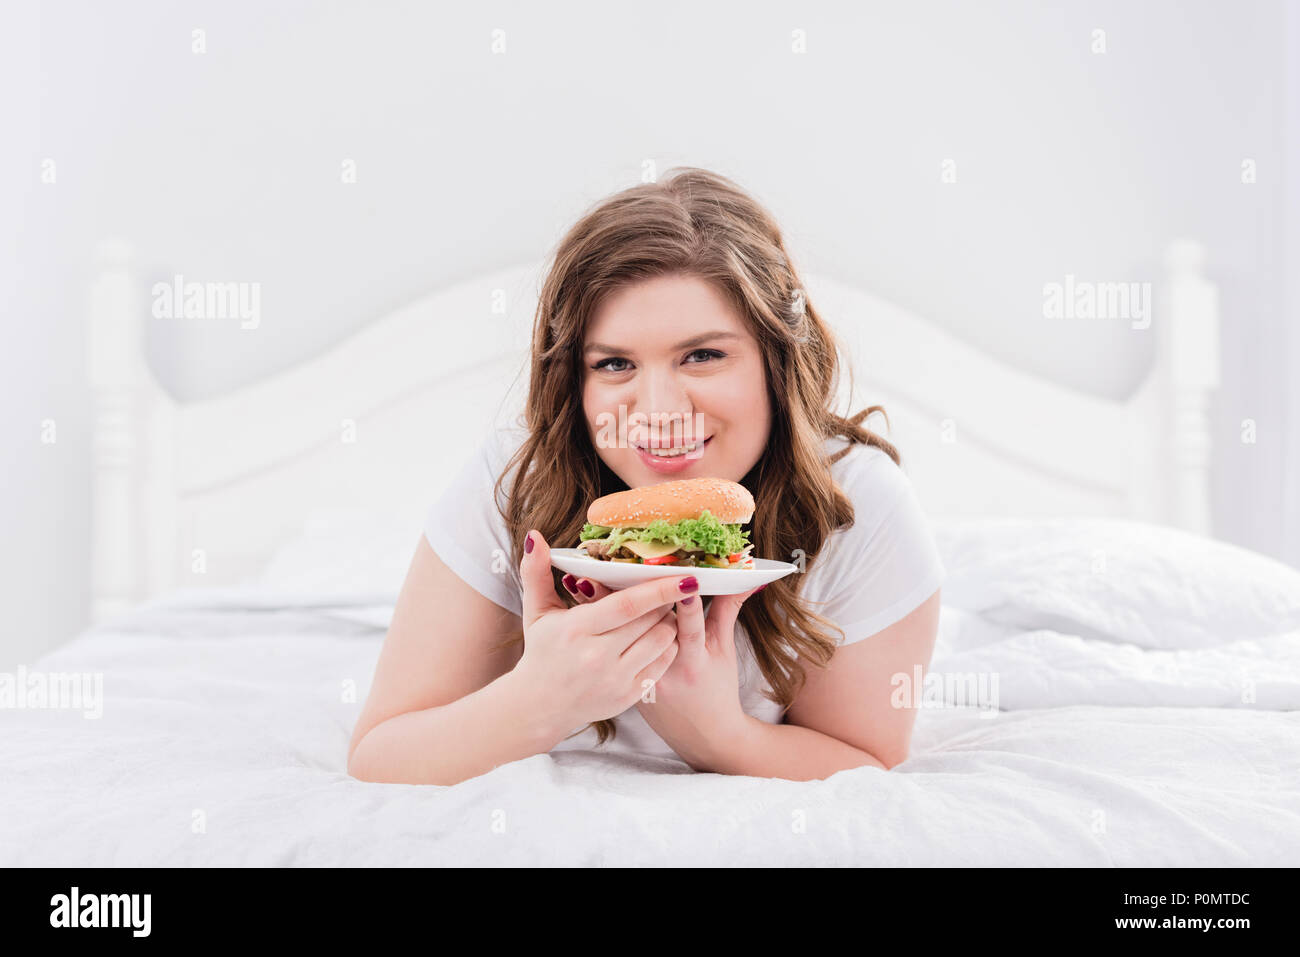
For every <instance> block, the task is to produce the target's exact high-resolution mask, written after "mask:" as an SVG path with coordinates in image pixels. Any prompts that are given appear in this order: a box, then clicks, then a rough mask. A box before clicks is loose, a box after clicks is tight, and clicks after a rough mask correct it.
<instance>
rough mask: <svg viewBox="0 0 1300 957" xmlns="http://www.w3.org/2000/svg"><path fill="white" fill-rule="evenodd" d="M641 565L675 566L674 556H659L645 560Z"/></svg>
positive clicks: (675, 558) (675, 557)
mask: <svg viewBox="0 0 1300 957" xmlns="http://www.w3.org/2000/svg"><path fill="white" fill-rule="evenodd" d="M642 563H643V564H646V565H675V564H677V556H676V555H660V556H659V557H658V558H645V559H642Z"/></svg>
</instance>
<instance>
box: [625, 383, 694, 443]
mask: <svg viewBox="0 0 1300 957" xmlns="http://www.w3.org/2000/svg"><path fill="white" fill-rule="evenodd" d="M637 407H638V411H640V412H644V413H645V414H646V415H648V416H650V417H651V429H650V430H651V432H654V431H656V429H655V428H654V422H655V419H656V418H657V419H658V420H659V430H658V431H660V432H661V434H662V435H663V436H664V438H672V433H673V429H674V428H678V429H680V428H683V427H684V426H683V425H676V426H675V425H673V424H672V423H674V422H680V423H683V424H684V423H686V422H688V421H689V418H690V416H691V413H692V412H693V411H694V407H693V405H692V403H691V397H690V393H689V391H688V390H687V389H686V388H685V387H684V384H683V383H682V381H681V380H680V379H679V378H678V377H677V376H676V375H673V374H672V373H664V372H652V373H651V374H649V375H646V376H643V377H642V379H641V390H640V394H639V395H638V396H637Z"/></svg>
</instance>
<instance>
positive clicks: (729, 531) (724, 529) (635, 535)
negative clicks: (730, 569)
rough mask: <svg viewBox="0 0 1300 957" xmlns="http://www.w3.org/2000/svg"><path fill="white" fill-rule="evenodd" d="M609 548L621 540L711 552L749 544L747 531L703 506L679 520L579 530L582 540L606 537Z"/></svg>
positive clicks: (721, 552)
mask: <svg viewBox="0 0 1300 957" xmlns="http://www.w3.org/2000/svg"><path fill="white" fill-rule="evenodd" d="M607 536H608V539H609V546H610V548H618V546H620V545H622V544H623V543H624V542H628V541H634V542H667V543H669V544H672V545H676V546H677V547H678V548H683V549H687V550H688V551H702V552H707V553H709V554H710V555H730V554H732V553H733V552H738V551H740V550H741V549H743V548H744V547H745V546H746V545H748V544H749V533H748V532H744V531H741V528H740V526H739V525H724V524H722V523H721V522H719V521H718V520H717V519H716V518H714V517H713V515H712V514H711V513H710V512H709V511H708V509H705V510H704V511H703V512H701V513H700V517H699V518H686V519H682V521H680V522H665V521H664V520H663V519H658V520H656V521H653V522H651V523H650V524H649V525H647V526H645V527H644V528H619V529H609V528H606V527H605V526H603V525H590V524H589V525H587V526H586V527H585V528H583V530H582V540H583V541H586V540H587V539H589V538H605V537H607Z"/></svg>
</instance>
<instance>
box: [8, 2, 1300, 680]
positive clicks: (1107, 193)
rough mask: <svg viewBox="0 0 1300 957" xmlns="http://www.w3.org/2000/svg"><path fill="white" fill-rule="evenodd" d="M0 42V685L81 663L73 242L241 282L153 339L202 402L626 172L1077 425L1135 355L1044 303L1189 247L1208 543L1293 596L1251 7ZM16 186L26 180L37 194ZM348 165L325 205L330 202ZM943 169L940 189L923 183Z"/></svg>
mask: <svg viewBox="0 0 1300 957" xmlns="http://www.w3.org/2000/svg"><path fill="white" fill-rule="evenodd" d="M557 11H559V12H557ZM3 17H4V28H3V29H0V70H2V71H3V73H0V81H3V86H2V89H3V93H2V94H0V95H3V96H4V100H3V101H2V102H3V122H4V129H5V131H6V145H7V146H12V147H13V148H12V149H8V148H7V149H5V150H3V151H0V164H3V165H2V166H0V235H3V239H4V247H3V256H2V258H0V263H3V273H2V274H0V291H2V292H3V303H4V316H3V322H4V327H3V328H4V330H5V332H6V340H7V344H8V345H9V348H8V349H6V350H4V359H3V363H4V365H3V368H2V370H0V371H2V373H3V375H2V376H0V421H3V424H4V436H5V441H6V457H5V469H4V472H3V478H0V482H3V483H4V484H3V494H2V495H0V511H2V512H3V527H4V529H5V531H6V537H7V538H8V542H7V547H6V548H5V550H4V552H3V558H2V559H0V561H2V562H3V565H2V566H0V583H2V585H0V596H2V597H3V598H4V599H5V603H4V607H5V609H6V611H7V616H6V622H7V625H6V633H5V634H3V642H2V643H0V667H4V666H6V665H7V664H12V663H16V662H20V661H26V660H30V659H31V658H32V657H34V655H35V653H36V652H37V651H38V650H39V649H42V648H44V647H47V646H49V645H50V644H51V643H54V642H57V641H61V640H64V639H66V638H67V637H69V636H71V635H72V634H74V633H75V632H76V630H77V629H78V628H79V627H81V625H82V622H83V621H84V616H85V612H86V609H87V607H88V599H87V589H88V581H87V569H86V566H85V549H86V542H87V534H88V528H89V479H88V466H89V448H88V431H87V430H88V418H87V414H88V401H89V397H88V395H87V392H86V389H85V386H84V385H83V376H84V365H85V363H84V353H85V334H84V328H83V325H82V323H83V319H84V316H83V303H84V299H85V287H86V281H87V277H88V273H89V268H90V256H91V250H92V248H93V245H94V243H95V242H96V241H97V240H98V239H100V238H102V237H104V236H106V235H120V236H125V237H128V238H129V239H130V240H131V241H132V242H133V243H134V244H135V245H136V247H137V249H138V250H139V252H140V254H141V257H142V258H143V260H144V261H145V262H147V263H150V264H152V267H153V272H154V273H155V274H156V275H157V276H158V277H170V276H171V275H173V274H174V273H177V272H180V273H183V274H184V275H185V276H187V277H190V278H196V279H205V280H241V281H251V282H260V283H261V285H262V295H263V301H262V309H263V321H262V324H261V327H260V328H259V329H258V330H256V331H255V332H250V331H241V330H239V329H238V328H236V327H235V326H234V325H232V324H229V323H227V324H216V325H207V326H204V325H201V324H198V325H196V324H190V325H182V324H176V323H170V324H169V323H167V322H164V321H154V322H153V323H152V324H151V334H150V338H149V342H148V343H147V347H148V350H149V354H150V356H151V357H152V359H153V361H154V363H155V368H156V371H157V374H158V375H159V377H160V379H161V380H162V381H163V383H164V384H165V385H166V386H167V387H168V388H169V389H170V390H171V391H173V392H174V393H175V394H177V395H178V396H180V397H182V398H198V397H202V396H206V395H211V394H216V393H220V392H222V391H225V390H228V389H230V388H233V387H236V386H238V385H240V384H243V383H247V382H251V381H254V380H256V379H258V378H260V377H263V376H266V375H268V374H270V373H272V372H274V371H275V370H277V369H280V368H283V367H285V366H287V365H290V364H292V363H293V362H295V361H297V360H298V359H300V358H301V357H303V356H306V355H310V354H313V353H316V352H319V351H320V350H322V349H323V348H325V347H326V346H328V345H329V344H330V343H332V342H334V341H335V340H337V339H339V338H340V337H342V336H344V335H346V334H347V333H348V332H349V330H351V329H354V328H356V327H357V326H359V325H361V324H364V323H365V322H366V321H367V320H368V319H370V318H373V317H374V316H375V315H377V314H378V313H380V312H382V311H385V310H387V309H388V308H390V307H392V306H394V305H397V304H399V303H401V302H402V301H404V300H405V299H407V298H409V297H411V296H413V295H415V294H417V293H419V292H421V291H423V290H426V289H428V288H429V287H431V286H434V285H436V284H439V283H442V282H445V281H448V280H453V279H457V278H461V277H464V276H468V275H471V274H473V273H476V272H478V271H481V270H485V269H489V268H493V267H496V266H500V265H503V264H506V263H512V262H518V261H521V260H526V259H530V258H540V257H542V256H544V255H545V254H546V253H547V251H549V249H550V248H551V247H552V245H553V244H554V243H555V241H556V240H557V239H558V237H559V235H560V233H561V231H562V230H563V229H564V228H565V226H566V225H567V224H568V223H569V222H570V221H571V220H572V219H573V217H574V216H575V215H576V214H577V213H579V212H580V211H581V210H582V209H583V208H584V207H586V206H587V205H588V204H589V203H591V202H593V201H595V200H596V199H598V198H600V197H601V196H603V195H605V194H607V193H609V192H610V191H613V190H615V189H618V188H621V187H622V186H625V185H629V184H631V183H632V182H635V181H636V180H637V179H638V178H639V177H640V175H641V172H642V169H643V166H642V164H643V162H645V161H647V160H649V161H653V162H654V163H655V164H657V167H658V169H660V170H663V169H665V168H667V167H668V166H670V165H673V164H675V163H689V164H692V165H701V166H707V167H711V168H715V169H717V170H719V171H721V172H724V173H726V174H728V175H731V176H733V177H735V178H736V179H738V180H739V181H740V182H741V183H742V184H744V185H746V186H747V187H749V188H750V189H752V190H753V191H754V192H755V193H756V194H758V195H759V196H760V198H762V199H763V200H765V201H766V202H767V203H768V204H769V206H770V207H771V208H772V209H773V210H774V212H775V213H776V214H777V216H778V218H779V219H780V220H781V221H782V222H783V223H784V224H785V229H786V232H787V236H788V239H789V241H790V243H791V244H792V246H793V248H794V253H795V256H796V259H797V260H799V261H801V262H802V263H803V264H804V265H806V266H808V267H810V268H816V269H818V270H821V271H825V272H827V273H830V274H833V275H838V276H841V277H844V278H848V279H852V280H854V281H856V282H861V283H865V284H868V285H870V286H872V287H874V288H875V289H876V290H877V291H878V292H880V293H882V294H883V295H885V296H887V297H890V298H893V299H894V300H896V301H898V302H899V303H901V304H902V305H905V306H907V307H909V308H912V309H914V310H916V311H918V312H920V313H922V314H925V315H928V316H930V317H933V318H934V319H935V320H936V321H938V322H939V323H941V324H942V325H944V326H946V327H948V328H950V329H951V330H953V331H954V332H955V333H956V334H958V335H960V336H961V337H963V338H965V339H968V340H970V341H972V342H975V343H977V344H979V345H981V346H983V347H985V348H986V349H988V350H989V351H991V352H993V353H994V354H996V355H999V356H1001V357H1003V358H1004V359H1006V360H1008V361H1010V362H1013V363H1015V364H1017V365H1020V366H1022V367H1024V368H1027V369H1031V370H1034V371H1037V372H1039V373H1041V374H1043V375H1045V376H1050V377H1052V378H1054V379H1056V380H1058V381H1060V382H1063V383H1067V384H1070V385H1072V386H1075V387H1077V388H1080V389H1084V390H1087V391H1092V392H1095V393H1098V394H1101V395H1107V396H1121V395H1125V394H1127V393H1128V392H1129V391H1131V389H1132V388H1133V387H1134V386H1135V385H1136V384H1137V382H1138V381H1139V380H1140V379H1141V377H1142V376H1143V374H1144V372H1145V370H1146V367H1147V364H1148V363H1149V362H1150V359H1151V355H1152V351H1151V346H1152V339H1151V335H1150V333H1149V332H1148V333H1143V332H1140V331H1135V330H1133V329H1131V328H1130V326H1129V324H1128V323H1126V322H1122V321H1121V322H1106V321H1098V320H1075V321H1049V320H1046V319H1044V318H1043V316H1042V286H1043V284H1044V283H1045V282H1052V281H1060V280H1062V279H1063V278H1064V276H1065V275H1066V274H1067V273H1073V274H1075V275H1076V276H1078V277H1079V278H1088V279H1095V280H1110V281H1120V280H1138V281H1143V280H1150V281H1153V282H1154V281H1156V280H1157V279H1158V277H1159V263H1158V261H1157V259H1156V257H1157V256H1158V254H1159V251H1160V250H1161V249H1162V248H1163V246H1164V245H1165V243H1166V242H1167V241H1168V240H1169V239H1171V238H1173V237H1175V236H1178V235H1191V236H1194V237H1196V238H1198V239H1200V240H1202V241H1203V242H1205V243H1206V244H1207V246H1208V248H1209V253H1210V273H1211V275H1212V276H1213V278H1215V279H1216V280H1217V281H1218V282H1219V283H1220V284H1221V287H1222V296H1223V300H1222V301H1223V310H1224V315H1223V319H1224V322H1223V329H1224V360H1225V365H1224V370H1223V375H1224V380H1223V390H1222V393H1221V400H1220V403H1219V405H1218V407H1217V408H1216V410H1215V415H1216V425H1217V428H1216V433H1215V440H1216V442H1217V447H1216V453H1215V456H1216V457H1215V505H1216V524H1217V533H1218V534H1219V535H1220V536H1221V537H1223V538H1225V539H1227V540H1230V541H1233V542H1236V543H1239V544H1242V545H1245V546H1247V547H1250V548H1254V549H1257V550H1259V551H1262V552H1265V553H1267V554H1272V555H1277V556H1285V557H1286V558H1287V559H1288V560H1289V561H1291V562H1292V563H1295V564H1300V540H1297V539H1300V527H1298V525H1300V520H1297V519H1296V518H1295V515H1296V512H1297V511H1298V510H1297V509H1295V508H1294V496H1295V495H1296V494H1297V493H1296V492H1294V491H1292V492H1291V493H1290V494H1291V495H1292V496H1293V498H1292V499H1291V501H1290V502H1289V503H1288V502H1286V501H1284V494H1283V490H1284V488H1285V487H1289V488H1291V489H1294V488H1296V487H1300V475H1297V474H1296V466H1295V464H1294V463H1295V462H1297V461H1298V460H1300V455H1297V454H1296V453H1295V452H1292V453H1291V462H1292V463H1293V464H1292V466H1291V473H1290V474H1289V475H1284V471H1283V463H1284V461H1285V460H1286V456H1287V453H1286V450H1285V447H1284V444H1283V439H1284V436H1285V435H1286V434H1287V431H1288V428H1289V431H1290V435H1291V439H1292V441H1293V443H1296V442H1300V418H1298V417H1296V416H1297V413H1298V412H1300V401H1298V400H1295V399H1292V401H1291V410H1292V415H1293V418H1292V420H1291V422H1290V423H1289V425H1288V423H1287V422H1286V420H1285V414H1286V396H1287V395H1288V393H1287V391H1286V389H1285V382H1286V381H1287V379H1286V376H1285V374H1284V372H1285V370H1286V369H1287V368H1288V363H1289V368H1291V369H1294V368H1295V367H1296V366H1297V364H1300V354H1298V353H1300V336H1292V337H1290V340H1289V346H1288V337H1287V335H1286V326H1285V324H1284V321H1283V317H1284V315H1285V309H1286V307H1287V300H1286V294H1287V285H1286V279H1285V275H1286V270H1285V268H1284V267H1285V266H1286V265H1288V264H1289V263H1290V262H1291V261H1293V260H1294V243H1295V238H1294V237H1295V232H1294V228H1295V227H1294V221H1292V222H1291V224H1290V225H1289V226H1288V224H1287V221H1286V216H1285V212H1284V211H1285V209H1286V206H1285V202H1286V195H1287V194H1286V193H1285V191H1284V180H1283V172H1284V169H1285V168H1286V158H1287V150H1288V148H1289V149H1290V150H1291V160H1292V165H1295V156H1294V152H1295V150H1296V144H1295V139H1294V135H1295V134H1294V129H1295V122H1294V114H1295V107H1296V101H1295V100H1292V102H1291V103H1290V112H1289V113H1288V105H1287V101H1286V99H1285V93H1284V90H1285V86H1284V84H1285V78H1286V75H1287V74H1286V70H1285V63H1286V58H1287V41H1286V37H1287V36H1288V35H1289V36H1290V37H1291V40H1290V44H1291V46H1290V56H1291V57H1292V61H1293V62H1294V58H1295V57H1296V55H1297V51H1300V43H1297V41H1296V39H1295V37H1296V30H1295V24H1294V18H1293V19H1292V20H1290V21H1288V18H1287V15H1286V12H1285V10H1284V4H1283V3H1282V2H1281V0H1258V2H1251V3H1224V2H1220V3H1210V2H1186V0H1178V2H1174V0H1154V2H1145V3H1141V4H1132V3H1123V2H1089V3H1065V2H1062V3H1057V4H1052V3H1041V2H1032V3H1031V2H1023V3H1012V2H1004V3H981V4H970V3H963V2H952V3H920V4H917V3H913V4H906V5H904V4H890V5H883V4H882V5H862V4H857V3H848V2H845V3H840V4H833V3H824V4H820V5H814V6H808V5H805V4H796V3H775V2H748V3H739V2H738V3H731V4H700V3H661V4H656V5H654V6H653V7H642V6H640V5H628V6H626V7H625V8H622V9H614V8H613V7H612V6H611V5H609V4H606V3H595V2H593V3H566V4H529V3H495V4H490V5H483V6H479V7H478V8H475V7H474V6H473V5H463V6H460V7H457V8H455V9H451V8H448V9H436V8H434V7H433V6H432V5H429V4H424V3H404V4H403V3H386V4H364V3H359V2H358V3H335V4H329V5H323V4H314V3H306V2H303V3H278V4H275V5H263V4H257V3H252V2H240V3H230V4H215V3H214V4H199V5H178V4H172V3H166V2H130V3H117V4H112V5H107V4H100V3H94V2H88V0H87V2H64V3H53V4H41V5H39V6H38V5H36V4H35V3H30V2H28V3H18V4H13V3H10V4H7V5H6V7H5V8H4V13H3ZM195 28H202V29H203V30H205V31H206V44H207V52H206V53H204V54H201V55H197V54H195V53H193V52H191V42H192V40H191V31H192V30H193V29H195ZM495 28H500V29H503V30H504V31H505V37H506V52H505V53H504V55H494V54H493V53H492V52H491V50H490V44H491V39H492V37H491V31H492V30H493V29H495ZM795 29H802V30H804V31H806V37H807V52H806V53H805V54H802V55H796V54H794V53H793V52H792V50H791V35H792V34H791V32H792V30H795ZM1094 29H1103V30H1104V31H1105V37H1106V52H1105V53H1104V54H1097V53H1093V52H1091V49H1090V47H1091V45H1092V43H1093V38H1092V31H1093V30H1094ZM1288 31H1289V34H1288ZM1292 82H1293V84H1294V78H1293V80H1292ZM1292 91H1293V93H1292V95H1293V96H1294V85H1293V87H1292ZM1286 116H1290V117H1291V119H1292V123H1291V126H1290V131H1291V132H1290V136H1291V137H1292V138H1291V140H1290V141H1289V147H1288V141H1287V139H1286V136H1287V132H1286V130H1287V126H1286V124H1284V122H1283V120H1284V117H1286ZM46 158H50V159H53V160H54V161H55V163H56V172H57V181H56V182H55V183H54V184H42V183H41V182H40V173H41V163H42V161H43V160H44V159H46ZM1245 158H1250V159H1253V160H1255V162H1256V164H1257V168H1258V182H1257V183H1255V184H1253V185H1244V184H1243V183H1242V182H1241V174H1240V169H1241V163H1242V160H1243V159H1245ZM345 159H353V160H355V162H356V164H357V171H358V173H357V175H358V181H357V182H356V183H355V184H351V185H345V184H343V183H341V182H340V169H341V164H342V163H343V161H344V160H345ZM945 159H953V160H954V161H955V162H956V169H957V182H956V183H955V184H944V183H942V182H941V181H940V164H941V163H942V162H943V160H945ZM1292 188H1293V190H1294V182H1293V184H1292ZM1291 197H1292V199H1291V200H1290V202H1291V209H1292V210H1293V215H1294V208H1295V207H1294V192H1293V193H1292V194H1291ZM1288 229H1290V233H1289V234H1288V232H1287V230H1288ZM1288 235H1289V236H1290V242H1291V252H1292V256H1291V259H1290V260H1289V259H1288V258H1287V256H1286V255H1285V243H1286V242H1287V237H1288ZM1291 294H1292V296H1294V295H1295V291H1294V287H1292V292H1291ZM1291 308H1292V310H1293V311H1292V313H1291V315H1292V316H1293V317H1295V312H1294V302H1292V303H1291ZM832 318H833V317H832ZM1287 348H1290V350H1291V352H1290V355H1289V357H1288V354H1287V351H1286V350H1287ZM882 361H887V359H886V358H885V357H882ZM990 387H996V384H995V383H991V384H990ZM1292 395H1294V393H1292ZM1245 418H1251V419H1254V420H1255V421H1256V423H1257V428H1258V441H1257V442H1256V443H1255V444H1253V445H1245V444H1242V443H1241V441H1240V438H1239V436H1240V426H1241V421H1242V420H1243V419H1245ZM43 419H54V420H56V422H57V427H58V441H57V443H55V444H54V445H43V444H41V442H40V423H41V421H42V420H43ZM1288 505H1290V506H1292V511H1291V513H1290V514H1291V515H1292V524H1291V526H1290V529H1291V532H1290V534H1291V540H1290V541H1287V540H1285V538H1284V531H1283V529H1284V523H1283V519H1282V516H1283V515H1284V513H1285V510H1286V508H1287V507H1288Z"/></svg>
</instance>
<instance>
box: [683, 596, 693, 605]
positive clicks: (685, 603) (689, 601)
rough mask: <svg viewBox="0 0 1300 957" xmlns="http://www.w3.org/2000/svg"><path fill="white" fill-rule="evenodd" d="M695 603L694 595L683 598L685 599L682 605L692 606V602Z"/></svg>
mask: <svg viewBox="0 0 1300 957" xmlns="http://www.w3.org/2000/svg"><path fill="white" fill-rule="evenodd" d="M693 601H695V596H694V595H689V596H687V597H686V598H683V599H682V604H683V605H689V604H690V603H691V602H693Z"/></svg>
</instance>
